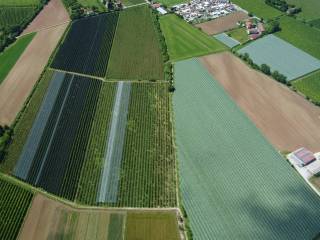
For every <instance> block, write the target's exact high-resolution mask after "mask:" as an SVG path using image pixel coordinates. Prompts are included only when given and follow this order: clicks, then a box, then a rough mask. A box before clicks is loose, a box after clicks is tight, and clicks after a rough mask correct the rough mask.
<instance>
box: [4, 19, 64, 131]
mask: <svg viewBox="0 0 320 240" xmlns="http://www.w3.org/2000/svg"><path fill="white" fill-rule="evenodd" d="M66 27H67V25H66V24H65V25H60V26H58V27H54V28H50V29H46V30H43V31H40V32H38V33H37V34H36V35H35V37H34V38H33V40H32V41H31V43H30V44H29V45H28V47H27V48H26V49H25V51H24V52H23V54H22V55H21V56H20V58H19V59H18V61H17V62H16V64H15V65H14V67H13V68H12V69H11V71H10V72H9V74H8V75H7V77H6V79H5V81H4V82H2V84H1V85H0V124H1V125H4V124H7V125H10V124H11V123H13V122H14V119H15V118H16V116H17V114H18V113H19V112H20V110H21V109H22V107H23V105H24V102H25V101H26V100H27V98H28V96H29V94H30V93H31V91H32V89H33V87H34V85H35V83H36V82H37V80H38V79H39V78H40V76H41V73H42V71H43V70H44V68H45V66H46V64H47V62H48V60H49V58H50V56H51V54H52V52H53V51H54V49H55V47H56V45H57V44H58V42H59V40H60V38H61V36H62V35H63V33H64V31H65V29H66ZM44 42H46V43H47V44H45V45H44V44H43V43H44Z"/></svg>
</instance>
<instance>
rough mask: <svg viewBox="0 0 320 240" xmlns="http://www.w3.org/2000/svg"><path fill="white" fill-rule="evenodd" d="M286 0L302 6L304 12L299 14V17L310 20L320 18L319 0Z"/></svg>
mask: <svg viewBox="0 0 320 240" xmlns="http://www.w3.org/2000/svg"><path fill="white" fill-rule="evenodd" d="M286 2H287V3H290V4H294V5H296V6H297V7H301V8H302V12H301V13H299V14H298V19H301V20H306V21H310V20H314V19H319V18H320V16H319V10H320V2H319V1H318V0H287V1H286Z"/></svg>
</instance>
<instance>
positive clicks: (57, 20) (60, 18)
mask: <svg viewBox="0 0 320 240" xmlns="http://www.w3.org/2000/svg"><path fill="white" fill-rule="evenodd" d="M69 21H70V18H69V14H68V12H67V10H66V9H65V8H64V6H63V3H62V2H61V0H51V1H50V2H49V3H48V4H47V5H46V6H45V7H44V8H43V10H42V11H41V12H40V13H39V14H38V16H37V17H36V18H35V19H34V20H33V21H32V22H31V23H30V24H29V26H28V27H27V28H26V29H25V30H24V31H23V32H22V34H21V35H24V34H28V33H31V32H38V31H40V30H43V29H47V28H50V27H54V26H58V25H61V24H64V23H66V22H69Z"/></svg>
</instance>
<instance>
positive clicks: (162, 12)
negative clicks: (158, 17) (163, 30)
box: [157, 7, 168, 15]
mask: <svg viewBox="0 0 320 240" xmlns="http://www.w3.org/2000/svg"><path fill="white" fill-rule="evenodd" d="M157 11H158V12H159V13H160V14H162V15H165V14H167V13H168V12H167V11H166V10H165V9H164V8H162V7H158V8H157Z"/></svg>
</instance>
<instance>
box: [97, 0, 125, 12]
mask: <svg viewBox="0 0 320 240" xmlns="http://www.w3.org/2000/svg"><path fill="white" fill-rule="evenodd" d="M107 2H108V5H107V6H108V10H109V11H120V10H122V9H123V5H122V3H121V2H116V1H115V0H108V1H107V0H103V1H102V3H103V4H104V5H106V4H107Z"/></svg>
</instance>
